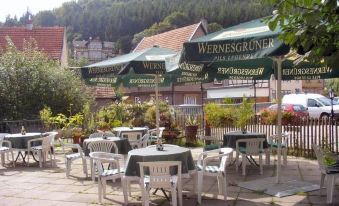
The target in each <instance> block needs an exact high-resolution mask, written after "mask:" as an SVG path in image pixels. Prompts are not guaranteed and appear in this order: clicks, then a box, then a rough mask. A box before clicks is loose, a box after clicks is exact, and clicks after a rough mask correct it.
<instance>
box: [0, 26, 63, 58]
mask: <svg viewBox="0 0 339 206" xmlns="http://www.w3.org/2000/svg"><path fill="white" fill-rule="evenodd" d="M64 31H65V29H64V27H33V28H32V30H29V29H27V28H25V27H0V48H1V49H2V50H5V49H6V47H7V41H6V36H8V37H10V38H11V40H12V41H13V43H14V45H15V46H16V47H17V49H19V50H22V48H23V42H24V40H26V41H28V40H29V39H30V38H34V39H35V40H36V42H37V46H38V48H39V50H41V51H43V52H45V53H47V54H48V55H49V56H50V57H51V58H52V59H56V60H61V55H62V49H63V43H64V42H63V41H64Z"/></svg>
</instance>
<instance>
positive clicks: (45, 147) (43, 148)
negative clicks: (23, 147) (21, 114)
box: [27, 134, 55, 167]
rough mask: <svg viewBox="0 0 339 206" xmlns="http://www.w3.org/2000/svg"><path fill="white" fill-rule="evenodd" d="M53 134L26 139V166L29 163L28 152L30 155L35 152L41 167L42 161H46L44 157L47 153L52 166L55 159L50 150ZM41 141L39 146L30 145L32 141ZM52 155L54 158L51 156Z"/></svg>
mask: <svg viewBox="0 0 339 206" xmlns="http://www.w3.org/2000/svg"><path fill="white" fill-rule="evenodd" d="M54 137H55V134H50V135H48V136H46V137H41V138H35V139H31V140H28V141H27V151H28V155H27V156H28V157H27V166H28V165H29V156H30V155H29V154H30V153H32V155H34V154H37V155H38V158H39V166H40V167H42V163H43V162H45V161H46V157H47V155H48V154H49V157H50V159H51V165H52V166H54V161H55V155H53V152H52V147H51V145H52V141H53V140H54ZM40 141H41V142H42V144H41V145H39V146H32V143H33V142H40ZM53 156H54V158H53Z"/></svg>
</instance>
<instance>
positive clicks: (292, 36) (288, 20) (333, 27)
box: [263, 0, 339, 68]
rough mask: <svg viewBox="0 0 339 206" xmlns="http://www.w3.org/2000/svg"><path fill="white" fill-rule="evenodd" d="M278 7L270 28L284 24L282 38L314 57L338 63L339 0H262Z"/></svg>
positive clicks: (318, 59)
mask: <svg viewBox="0 0 339 206" xmlns="http://www.w3.org/2000/svg"><path fill="white" fill-rule="evenodd" d="M263 1H264V2H265V3H268V4H269V5H273V6H274V7H275V8H276V9H277V10H276V12H274V14H273V15H272V16H271V17H270V18H269V20H268V21H269V27H270V29H272V30H273V29H275V28H276V27H277V25H280V26H281V28H282V34H281V35H280V37H281V39H282V40H283V41H284V42H285V43H286V44H288V45H290V46H291V47H292V48H294V49H295V50H297V51H298V53H300V54H307V58H308V59H309V60H311V61H316V62H319V61H322V60H325V61H326V62H327V63H328V64H329V65H330V66H333V67H334V68H335V67H338V66H339V61H338V59H339V35H338V34H339V2H338V1H337V0H298V1H296V0H263Z"/></svg>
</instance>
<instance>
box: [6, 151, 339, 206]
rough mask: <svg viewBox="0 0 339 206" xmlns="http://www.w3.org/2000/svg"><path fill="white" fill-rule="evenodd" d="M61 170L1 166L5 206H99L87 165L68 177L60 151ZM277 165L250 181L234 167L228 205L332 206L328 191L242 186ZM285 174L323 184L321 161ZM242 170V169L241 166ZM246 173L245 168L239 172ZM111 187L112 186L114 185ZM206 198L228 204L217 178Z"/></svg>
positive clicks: (207, 184)
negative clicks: (273, 192)
mask: <svg viewBox="0 0 339 206" xmlns="http://www.w3.org/2000/svg"><path fill="white" fill-rule="evenodd" d="M201 151H202V150H201V149H192V154H193V158H194V159H195V160H196V159H197V156H198V154H199V153H200V152H201ZM56 158H57V162H56V167H53V168H52V167H51V166H50V164H49V162H47V164H46V165H45V166H44V168H39V167H38V165H37V164H36V163H34V164H33V163H32V164H31V165H30V167H26V166H23V165H22V164H20V163H18V164H17V166H16V167H15V168H11V167H7V168H4V167H2V166H0V206H5V205H10V206H16V205H32V206H34V205H44V206H47V205H62V206H70V205H72V206H73V205H74V206H83V205H98V195H97V191H98V189H97V183H93V182H92V181H91V180H90V179H89V178H87V179H86V178H85V176H84V174H83V173H82V167H81V164H80V163H81V162H80V161H78V162H75V164H73V165H72V166H73V170H72V172H71V175H72V176H71V177H70V178H69V179H67V178H66V176H65V165H64V159H63V155H62V154H61V153H59V152H57V157H56ZM271 160H272V164H271V166H264V175H263V176H261V175H259V169H258V168H256V167H254V166H253V167H252V166H250V167H248V172H247V173H248V174H247V176H246V177H243V176H241V174H240V172H239V173H237V172H236V171H235V168H234V166H231V167H229V169H228V174H227V177H228V183H229V185H228V205H229V206H252V205H284V206H290V205H300V206H316V205H326V204H325V203H326V196H325V194H326V191H325V190H323V195H322V196H320V194H319V190H318V191H314V192H310V193H304V192H300V193H298V194H297V195H293V196H288V197H284V198H276V197H272V196H268V195H265V194H263V193H261V192H254V191H250V190H246V189H242V188H240V187H238V186H237V183H238V182H242V181H246V180H253V179H257V178H262V177H271V176H274V175H275V167H274V166H273V163H274V157H273V158H271ZM282 168H283V170H282V175H283V176H285V177H291V178H293V179H299V180H304V181H308V182H313V183H319V182H320V173H319V170H318V166H317V162H316V161H314V160H307V159H304V158H295V157H289V158H288V166H287V167H282ZM239 169H240V168H239ZM239 171H240V170H239ZM108 185H109V186H108V187H107V197H108V199H104V201H103V202H104V205H122V203H123V195H122V189H121V187H120V181H117V182H115V183H113V184H112V183H111V182H110V181H109V182H108ZM110 185H111V186H110ZM192 187H193V182H192V180H191V179H184V180H183V188H184V193H183V194H184V201H183V205H184V206H189V205H197V201H196V197H195V196H194V195H190V193H189V191H192ZM203 189H204V194H203V201H202V205H213V206H219V205H220V206H221V205H223V206H224V205H225V203H224V201H223V200H222V199H223V196H220V195H218V196H214V195H213V193H216V192H215V191H217V183H216V178H208V177H206V178H205V179H204V188H203ZM132 196H133V197H132V198H129V202H130V204H129V205H141V198H140V196H141V194H140V190H139V186H138V185H136V184H135V185H132ZM151 200H152V204H151V205H164V206H165V205H170V203H169V202H168V201H167V200H166V199H165V198H164V197H163V196H162V194H161V192H158V194H156V195H152V197H151ZM333 200H334V203H333V204H332V205H339V181H338V180H337V182H336V189H335V192H334V197H333Z"/></svg>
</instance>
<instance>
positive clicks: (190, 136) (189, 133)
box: [185, 115, 199, 144]
mask: <svg viewBox="0 0 339 206" xmlns="http://www.w3.org/2000/svg"><path fill="white" fill-rule="evenodd" d="M198 127H199V124H198V120H197V117H196V116H194V115H190V116H188V118H187V119H186V122H185V136H186V142H187V143H192V144H195V142H196V141H197V137H196V136H197V132H198Z"/></svg>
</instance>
